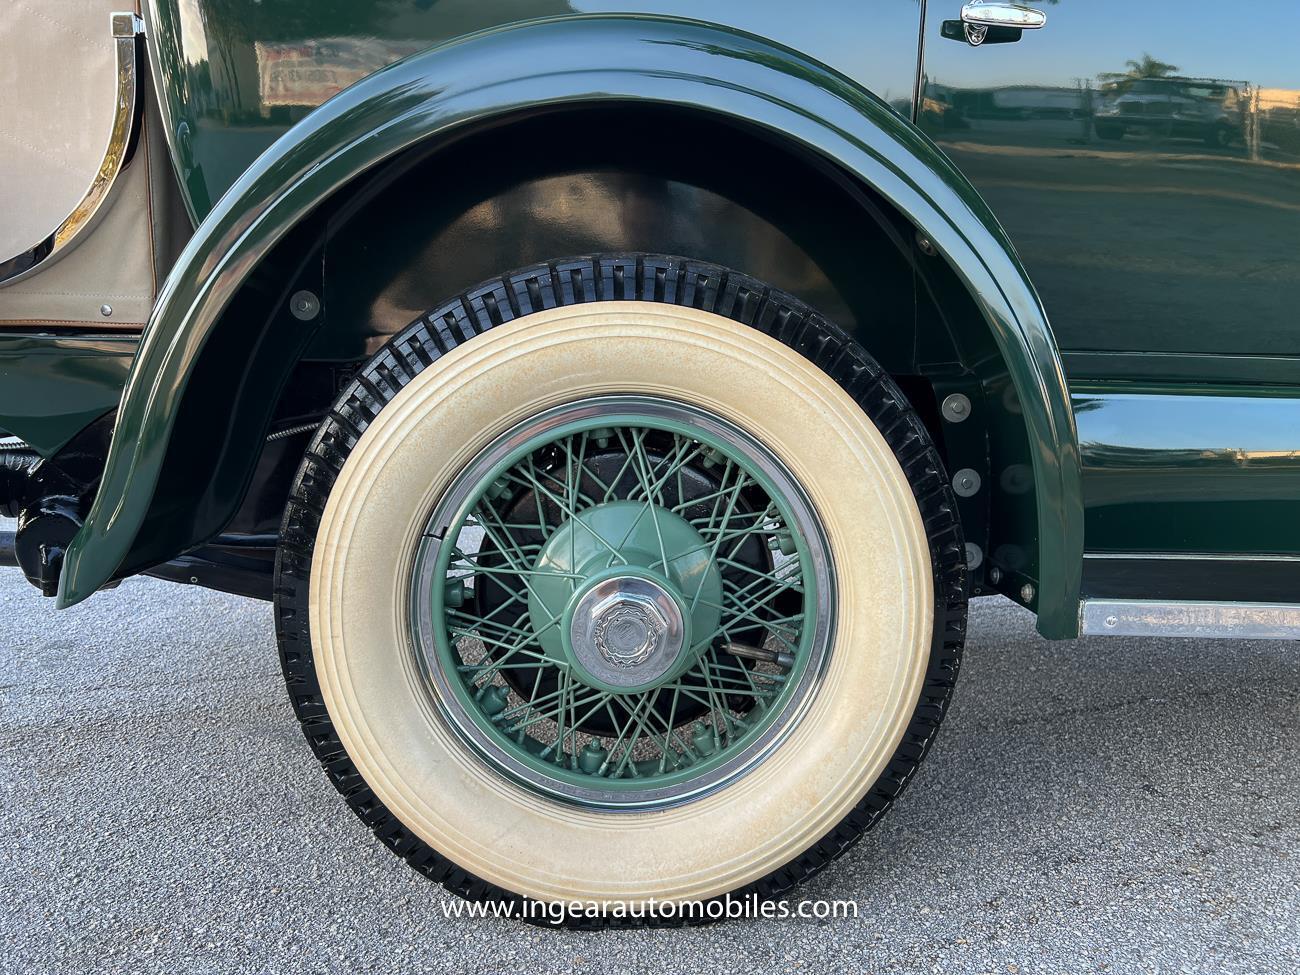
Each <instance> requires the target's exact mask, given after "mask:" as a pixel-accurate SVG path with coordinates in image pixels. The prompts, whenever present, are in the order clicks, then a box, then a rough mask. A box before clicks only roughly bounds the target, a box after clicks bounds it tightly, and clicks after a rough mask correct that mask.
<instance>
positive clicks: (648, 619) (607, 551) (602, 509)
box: [528, 501, 722, 693]
mask: <svg viewBox="0 0 1300 975" xmlns="http://www.w3.org/2000/svg"><path fill="white" fill-rule="evenodd" d="M533 570H534V573H535V575H534V576H533V580H532V584H531V585H530V586H529V587H528V613H529V621H530V623H531V625H532V627H533V630H534V632H535V633H536V634H537V638H538V642H539V643H540V645H541V647H542V649H543V650H544V651H545V652H546V654H547V655H548V656H549V657H550V658H551V659H553V660H555V661H557V662H560V663H563V664H567V665H568V666H571V667H573V669H574V674H575V676H576V677H577V678H578V679H579V680H581V681H582V682H583V683H585V684H587V685H589V686H591V687H598V688H601V689H602V690H609V691H614V692H619V693H628V692H631V691H637V690H639V691H644V690H648V689H650V688H651V687H653V686H655V685H656V684H658V683H660V682H667V681H670V680H672V679H674V678H676V677H678V676H680V675H681V674H682V673H683V672H684V671H685V670H686V669H687V668H688V667H689V666H690V663H691V661H692V660H693V659H694V658H695V655H696V654H697V653H698V652H699V651H700V650H701V649H703V647H702V645H697V644H696V643H694V642H693V641H692V637H693V636H694V635H697V634H698V635H703V636H707V635H708V634H712V633H713V632H714V631H715V630H716V629H717V626H718V623H719V621H720V620H721V616H722V608H721V607H722V575H721V572H720V571H719V569H718V564H717V560H716V558H715V557H714V556H713V553H712V547H711V546H710V545H709V544H708V543H707V542H706V541H705V540H704V537H703V536H702V535H701V534H700V533H699V532H698V531H697V530H696V529H695V528H694V527H692V526H691V524H690V522H688V521H687V520H686V519H685V518H683V517H682V516H681V515H678V514H675V513H673V512H672V511H669V510H668V509H667V508H664V507H663V506H661V505H657V504H645V503H642V502H637V501H608V502H605V503H603V504H598V505H595V506H594V507H591V508H586V509H584V510H583V511H580V512H579V513H578V514H577V515H576V516H575V517H573V518H571V519H569V520H567V521H565V522H564V523H563V524H562V525H561V526H560V527H559V528H558V529H556V531H555V532H554V533H553V534H552V535H551V536H550V538H548V539H547V541H546V544H545V545H543V546H542V550H541V552H540V553H539V554H538V556H537V560H536V561H535V562H534V564H533ZM557 617H558V618H559V619H560V625H559V626H558V627H556V626H552V625H550V624H551V621H552V620H554V619H556V618H557Z"/></svg>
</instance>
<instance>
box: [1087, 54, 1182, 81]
mask: <svg viewBox="0 0 1300 975" xmlns="http://www.w3.org/2000/svg"><path fill="white" fill-rule="evenodd" d="M1125 63H1126V64H1127V65H1128V70H1127V71H1106V72H1104V73H1102V74H1099V75H1097V77H1098V78H1100V79H1101V80H1102V81H1114V82H1117V83H1118V84H1119V86H1120V87H1126V86H1127V84H1128V83H1130V82H1134V81H1140V80H1141V79H1143V78H1167V77H1169V76H1170V75H1171V74H1173V73H1174V72H1176V71H1177V70H1178V65H1176V64H1170V63H1169V62H1168V61H1161V60H1159V59H1157V58H1153V57H1152V56H1151V55H1150V54H1143V55H1142V59H1141V60H1139V61H1126V62H1125Z"/></svg>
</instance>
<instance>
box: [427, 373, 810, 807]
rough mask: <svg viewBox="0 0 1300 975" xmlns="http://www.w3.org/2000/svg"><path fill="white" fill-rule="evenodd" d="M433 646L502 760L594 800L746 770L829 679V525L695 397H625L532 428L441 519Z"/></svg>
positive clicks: (433, 565)
mask: <svg viewBox="0 0 1300 975" xmlns="http://www.w3.org/2000/svg"><path fill="white" fill-rule="evenodd" d="M423 537H424V542H423V543H422V545H421V548H420V552H419V554H418V555H417V558H416V560H415V564H414V570H413V576H414V578H413V584H412V590H411V591H412V600H413V602H412V607H411V610H412V611H411V616H412V619H413V620H414V621H415V625H416V632H415V635H414V637H415V638H414V640H413V646H414V648H415V650H416V653H417V655H418V658H419V660H418V663H419V667H420V670H421V672H422V673H423V674H424V675H425V677H426V679H427V684H428V688H429V691H430V693H431V696H432V698H433V700H434V701H435V702H436V705H437V706H438V707H439V708H440V709H441V710H442V712H443V713H444V714H445V715H446V716H447V717H448V718H449V719H450V720H451V722H452V723H453V725H454V726H455V727H456V728H457V730H458V731H459V732H460V733H461V734H462V735H463V736H464V737H465V739H466V740H467V741H468V742H470V743H471V744H472V745H473V747H475V748H476V749H477V750H478V751H479V752H480V753H481V754H482V755H483V756H484V758H486V759H487V760H488V761H489V762H490V763H491V764H492V765H494V766H495V767H497V768H499V769H500V770H502V771H503V772H505V773H507V774H509V775H511V776H513V777H515V778H516V779H517V780H519V781H521V782H523V783H525V784H527V785H528V786H529V787H531V788H534V789H537V790H538V791H540V792H543V793H545V794H547V795H549V796H552V797H555V798H560V799H563V800H566V801H572V802H575V803H581V804H588V805H593V806H646V805H659V804H669V803H673V802H678V801H681V800H684V799H687V798H689V797H691V796H694V795H698V794H700V793H701V792H703V791H706V790H709V789H712V788H716V787H718V786H719V785H721V784H725V783H726V782H727V781H728V780H729V779H731V778H733V777H735V776H737V775H741V774H743V773H744V772H745V770H746V769H747V768H748V767H750V766H751V765H752V764H753V763H754V762H756V761H759V760H761V759H762V758H763V756H764V755H765V754H766V753H767V752H768V751H769V750H770V749H771V748H772V747H773V746H774V745H775V744H776V743H777V742H779V740H780V737H781V735H782V733H783V731H785V730H787V729H788V728H789V727H790V726H791V725H792V723H793V722H794V721H796V720H797V718H798V715H799V711H800V705H801V703H802V702H803V701H804V700H805V699H806V698H807V696H808V695H809V694H810V693H812V692H813V690H814V689H815V687H816V685H817V682H818V680H819V677H820V675H821V673H822V665H823V662H824V659H825V655H826V649H827V646H828V644H829V641H830V639H831V636H832V634H831V632H830V630H831V626H830V621H831V620H832V619H833V593H834V579H833V567H832V565H831V559H830V553H829V549H828V547H827V544H826V540H825V536H824V532H823V530H822V527H821V525H820V522H819V521H818V519H817V517H816V515H815V513H814V512H813V510H812V508H811V505H810V504H809V502H808V500H807V498H806V496H805V495H804V493H803V492H802V490H800V488H799V486H798V485H797V484H796V483H795V482H794V480H793V478H792V477H791V476H790V474H789V472H788V471H787V470H785V468H784V467H783V465H782V464H781V463H780V462H779V461H778V460H777V459H776V457H775V456H773V455H772V453H771V452H770V451H768V450H767V449H766V448H764V447H763V446H762V445H761V444H760V443H758V442H757V441H756V440H755V439H754V438H752V437H750V436H748V435H747V434H745V433H744V432H742V431H741V430H740V429H739V428H737V427H735V426H734V425H732V424H730V423H728V422H726V421H725V420H723V419H721V418H720V417H717V416H715V415H711V414H710V413H708V412H706V411H703V410H701V409H700V408H698V407H695V406H689V405H686V404H682V403H676V402H672V401H670V400H666V399H651V398H642V397H605V398H595V399H589V400H584V401H580V402H577V403H573V404H569V405H566V406H564V407H561V408H557V409H554V410H551V411H549V412H547V413H544V414H542V415H540V416H537V417H534V418H531V419H529V420H528V421H525V422H524V423H521V424H519V425H518V426H516V427H515V428H513V429H511V430H509V431H507V432H506V433H505V434H503V435H502V436H500V437H499V438H498V439H497V440H496V441H495V442H494V443H493V444H491V445H490V446H489V447H488V448H487V449H485V450H483V451H482V452H481V453H480V454H479V455H478V456H477V457H475V458H474V459H473V460H472V461H471V462H470V463H469V464H468V465H467V466H466V468H465V469H464V470H463V471H462V472H461V474H460V475H459V477H457V478H456V480H455V482H454V483H453V485H452V487H451V489H450V490H449V491H448V492H447V493H446V495H445V496H444V497H443V499H442V500H441V502H440V503H439V504H438V505H437V507H436V509H435V510H434V512H433V513H432V515H431V516H430V518H429V522H428V525H427V526H426V528H425V531H424V533H423Z"/></svg>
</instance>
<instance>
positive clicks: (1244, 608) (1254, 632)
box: [1081, 599, 1300, 640]
mask: <svg viewBox="0 0 1300 975" xmlns="http://www.w3.org/2000/svg"><path fill="white" fill-rule="evenodd" d="M1081 619H1082V624H1083V625H1082V631H1081V632H1082V633H1083V635H1084V636H1182V637H1194V638H1196V639H1199V640H1212V639H1227V640H1300V605H1298V604H1295V603H1247V602H1205V601H1200V600H1185V601H1156V600H1147V599H1085V600H1084V601H1083V605H1082V610H1081Z"/></svg>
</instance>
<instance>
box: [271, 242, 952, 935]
mask: <svg viewBox="0 0 1300 975" xmlns="http://www.w3.org/2000/svg"><path fill="white" fill-rule="evenodd" d="M956 511H957V506H956V502H955V499H954V498H953V495H952V489H951V485H950V478H949V477H948V475H947V473H946V471H945V470H944V468H943V462H942V460H941V458H940V456H939V454H938V452H937V451H936V449H935V447H934V444H933V443H932V441H931V440H930V437H929V434H928V431H927V429H926V427H925V424H924V423H923V422H922V420H921V419H920V417H919V416H918V415H917V414H916V413H915V412H914V411H913V410H912V409H911V408H910V406H909V405H908V403H907V400H906V398H905V397H904V396H903V394H902V393H901V391H900V390H899V389H898V387H897V386H895V385H894V383H893V381H892V380H891V379H890V377H889V376H888V374H887V373H885V372H884V371H883V370H882V369H881V368H880V366H879V365H878V364H877V363H875V362H874V361H873V360H872V359H871V357H870V356H869V355H867V353H866V352H865V351H864V350H862V349H861V348H860V347H859V346H858V345H857V344H856V343H855V342H854V341H853V339H851V338H850V337H849V336H848V335H846V334H845V333H844V332H842V331H841V330H839V329H838V328H836V327H835V326H834V325H833V324H831V323H830V322H828V321H826V320H825V319H824V318H821V317H820V316H819V315H817V313H816V312H814V311H813V310H812V309H811V308H809V307H808V306H807V305H805V304H803V303H802V302H801V301H799V300H798V299H796V298H793V297H791V296H790V295H788V294H784V293H782V292H780V291H778V290H776V289H773V288H770V287H768V286H766V285H764V284H762V283H761V282H757V281H754V280H753V279H751V278H748V277H745V276H744V275H741V274H738V273H736V272H734V271H729V270H727V269H725V268H720V267H718V266H716V265H712V264H706V263H702V262H695V261H686V260H683V259H681V258H674V257H665V256H656V255H646V254H642V255H611V256H600V257H580V258H573V259H571V260H565V261H557V262H554V263H551V264H543V265H536V266H534V267H530V268H525V269H524V270H522V271H518V272H515V273H512V274H509V275H506V276H505V277H502V278H498V279H493V280H491V281H488V282H485V283H484V284H482V285H480V286H478V287H476V288H473V289H471V290H470V291H467V292H465V293H464V294H462V295H459V296H456V297H455V298H454V299H451V300H449V301H448V302H447V303H445V304H444V305H441V306H439V307H438V308H434V309H432V310H430V311H429V312H428V313H427V314H426V315H423V316H421V317H420V318H419V319H418V320H417V321H415V322H413V323H412V324H411V325H410V326H409V327H407V328H406V329H404V330H403V331H402V332H400V333H398V334H396V335H394V336H393V337H392V339H391V340H389V341H388V342H387V343H386V344H385V346H384V347H383V348H382V349H381V350H379V351H378V352H377V353H376V354H375V356H374V358H373V359H371V361H370V362H369V363H368V364H367V365H366V366H365V367H364V368H363V369H362V370H361V372H360V373H359V374H358V376H357V377H356V379H355V381H354V382H353V383H352V384H351V385H350V386H349V387H348V389H346V390H345V391H344V392H343V393H342V394H341V395H340V397H339V399H338V401H337V402H336V403H335V404H334V406H333V408H332V409H331V412H330V414H329V417H328V418H327V420H326V422H325V423H324V424H323V425H322V429H321V432H320V433H319V434H318V435H317V437H316V439H315V440H314V441H313V443H312V446H311V447H310V449H309V450H308V452H307V456H306V458H305V459H304V462H303V465H302V467H301V469H300V471H299V474H298V478H297V480H296V482H295V484H294V486H293V488H292V492H291V500H290V505H289V510H288V512H287V514H286V515H285V520H284V522H283V523H282V525H281V531H280V537H281V539H282V541H281V548H280V553H279V558H278V561H277V577H276V605H277V613H278V616H277V631H278V634H279V637H280V647H281V660H282V662H283V665H284V671H285V677H286V681H287V684H288V687H289V690H290V696H291V700H292V701H293V704H294V707H295V709H296V711H297V714H298V716H299V718H300V719H301V721H302V724H303V729H304V731H305V732H306V735H307V738H308V741H309V742H310V743H311V747H312V749H313V750H314V752H315V753H316V755H317V756H318V757H319V758H320V760H321V762H322V763H323V765H324V767H325V769H326V771H327V773H328V774H329V775H330V777H331V778H332V779H333V781H334V783H335V785H336V786H337V787H338V789H339V791H340V792H341V793H342V795H343V797H344V799H345V800H346V802H347V803H348V804H349V805H350V806H351V807H352V808H353V809H354V810H355V811H356V813H357V814H358V815H359V816H360V817H361V818H362V819H363V820H364V821H365V823H366V824H367V825H368V826H369V827H370V828H371V829H373V830H374V832H375V835H376V836H377V837H378V838H379V839H380V840H381V841H382V842H383V843H384V844H386V845H387V846H388V847H389V848H390V849H392V850H393V852H394V853H396V854H397V855H399V856H401V857H403V858H405V859H406V860H407V862H409V863H410V864H411V865H412V866H413V867H415V868H416V869H417V870H419V871H421V872H422V873H424V874H425V875H427V876H428V877H430V878H431V879H433V880H435V881H437V882H439V883H441V884H443V885H445V886H446V887H447V888H448V889H449V890H451V891H453V892H455V893H456V894H458V895H459V896H462V897H466V898H469V899H470V900H496V901H509V902H512V903H515V904H517V905H519V906H521V907H525V906H527V907H528V908H529V910H531V909H532V908H535V907H536V906H538V905H537V904H535V903H534V902H545V904H546V905H547V906H553V905H555V904H557V903H559V902H566V903H573V902H575V901H577V902H582V903H584V904H591V905H594V906H595V910H597V911H599V912H602V913H601V914H600V916H599V917H596V918H593V917H591V916H588V915H585V914H584V915H583V916H581V917H570V918H567V919H566V922H573V923H580V924H583V925H603V924H606V923H610V924H619V923H625V922H624V921H620V920H619V906H620V905H621V906H624V907H631V906H636V907H637V909H638V911H639V912H640V913H639V916H638V918H637V920H636V921H634V922H632V923H658V922H659V920H660V915H659V914H658V913H656V912H657V911H658V910H659V908H660V907H661V906H662V905H664V904H665V903H671V904H673V905H683V904H687V903H693V902H712V901H715V900H716V899H719V898H723V897H724V896H728V895H730V896H733V897H749V896H751V895H757V896H760V897H764V898H775V897H781V896H783V895H784V894H785V892H787V891H788V890H790V888H792V887H793V886H794V885H796V884H798V883H799V882H801V881H802V880H804V879H806V878H808V877H811V876H812V875H813V874H815V873H817V872H818V871H820V870H822V869H823V868H825V867H826V865H827V864H829V863H830V862H831V861H832V860H834V859H835V858H836V857H838V856H840V855H841V854H843V853H844V852H845V851H846V850H848V849H849V848H850V847H851V846H852V845H853V844H854V842H856V840H857V839H858V838H859V837H860V836H861V835H862V834H863V833H864V831H865V830H867V829H868V828H870V827H871V825H872V824H874V823H875V822H876V821H878V819H879V818H880V817H881V816H882V815H883V814H884V812H885V811H886V810H887V809H888V808H889V807H890V805H891V804H892V803H893V802H894V801H895V800H896V799H897V797H898V796H899V795H900V793H901V792H902V791H903V789H904V787H905V786H906V784H907V783H908V782H909V781H911V779H912V778H913V775H914V772H915V770H916V768H917V766H918V764H919V763H920V762H921V759H922V758H923V756H924V755H925V753H926V751H927V749H928V748H929V745H930V742H931V741H932V740H933V738H934V735H935V732H936V729H937V728H938V725H939V721H940V719H941V718H942V716H943V713H944V709H945V708H946V706H947V702H948V699H949V695H950V693H951V689H952V686H953V680H954V678H955V676H956V671H957V663H958V659H959V656H960V650H961V641H962V636H963V632H964V620H965V599H966V596H965V585H966V569H965V563H964V559H965V540H964V538H963V537H962V534H961V527H960V525H959V524H958V523H957V520H956ZM647 912H648V913H647ZM528 916H530V917H532V918H533V919H541V918H545V917H549V915H546V914H545V913H543V914H537V913H533V914H530V915H528ZM662 920H663V922H664V923H675V920H680V915H677V916H676V918H675V917H674V915H673V914H672V913H671V912H666V913H664V914H662Z"/></svg>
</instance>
